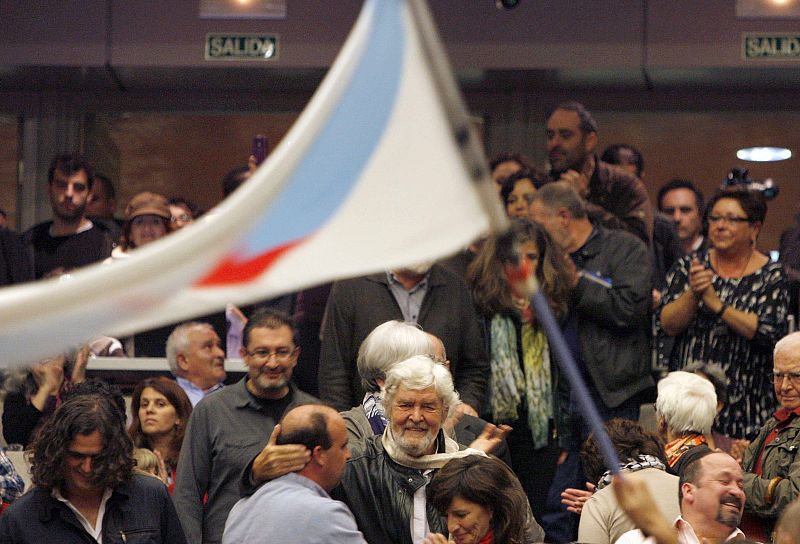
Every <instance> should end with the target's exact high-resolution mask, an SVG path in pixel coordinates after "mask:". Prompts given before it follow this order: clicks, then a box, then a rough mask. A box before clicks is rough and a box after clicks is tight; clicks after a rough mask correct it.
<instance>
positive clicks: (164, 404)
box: [128, 376, 192, 492]
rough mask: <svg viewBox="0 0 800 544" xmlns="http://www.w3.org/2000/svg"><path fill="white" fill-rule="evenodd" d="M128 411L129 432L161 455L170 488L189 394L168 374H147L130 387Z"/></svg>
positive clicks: (189, 410)
mask: <svg viewBox="0 0 800 544" xmlns="http://www.w3.org/2000/svg"><path fill="white" fill-rule="evenodd" d="M131 412H133V419H132V421H131V425H130V427H129V428H128V434H130V436H131V438H132V439H133V443H134V445H135V446H136V447H137V448H147V449H149V450H152V451H153V452H157V455H160V456H161V459H163V461H164V467H165V468H166V476H167V484H168V485H169V487H170V492H172V488H173V487H174V485H175V469H176V468H177V466H178V456H179V454H180V451H181V444H182V443H183V434H184V433H185V432H186V424H187V423H188V422H189V416H190V415H191V414H192V403H191V402H190V401H189V397H188V396H187V395H186V393H185V392H184V390H183V389H181V386H179V385H178V384H177V383H176V382H174V381H173V380H170V379H169V378H165V377H163V376H159V377H157V378H147V379H145V380H142V381H141V382H139V383H138V384H136V388H135V389H134V390H133V397H132V398H131Z"/></svg>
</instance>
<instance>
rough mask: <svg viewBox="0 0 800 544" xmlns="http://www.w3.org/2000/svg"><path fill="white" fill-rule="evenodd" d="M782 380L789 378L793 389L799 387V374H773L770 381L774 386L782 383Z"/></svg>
mask: <svg viewBox="0 0 800 544" xmlns="http://www.w3.org/2000/svg"><path fill="white" fill-rule="evenodd" d="M784 378H789V381H790V382H791V383H792V385H794V386H795V387H800V372H773V373H772V381H773V382H774V383H775V385H778V384H781V383H783V379H784Z"/></svg>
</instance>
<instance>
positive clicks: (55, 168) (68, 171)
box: [25, 155, 114, 279]
mask: <svg viewBox="0 0 800 544" xmlns="http://www.w3.org/2000/svg"><path fill="white" fill-rule="evenodd" d="M93 175H94V173H93V172H92V167H91V166H90V165H89V163H88V162H87V161H86V159H84V158H83V157H80V156H78V155H57V156H56V157H55V158H54V159H53V161H52V162H51V163H50V169H49V170H48V172H47V182H48V187H47V194H48V195H49V196H50V205H51V206H52V208H53V219H52V220H51V221H45V222H44V223H40V224H38V225H36V226H34V227H32V228H31V229H30V230H28V231H27V232H26V233H25V241H26V242H27V244H28V245H29V246H30V247H31V249H32V251H33V262H34V275H35V277H36V278H37V279H38V278H43V277H45V276H57V275H60V274H64V273H66V272H69V271H70V270H72V269H73V268H79V267H81V266H86V265H88V264H91V263H94V262H97V261H101V260H103V259H105V258H106V257H108V256H109V255H110V254H111V249H112V247H114V240H113V239H112V237H111V235H110V234H109V233H108V232H107V231H106V230H104V229H103V228H101V227H100V226H98V225H95V224H94V223H92V222H91V221H90V220H89V219H88V218H87V217H86V204H87V201H88V199H89V192H90V191H91V190H92V178H93Z"/></svg>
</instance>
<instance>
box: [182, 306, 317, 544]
mask: <svg viewBox="0 0 800 544" xmlns="http://www.w3.org/2000/svg"><path fill="white" fill-rule="evenodd" d="M294 336H295V328H294V322H293V321H292V319H291V318H290V317H289V316H288V315H286V314H284V313H282V312H278V311H275V310H271V309H264V310H261V311H258V312H256V313H255V314H254V315H252V316H251V317H250V319H249V320H248V322H247V325H245V328H244V332H243V336H242V348H241V355H242V359H243V360H244V363H245V365H246V366H247V369H248V371H247V376H246V377H245V378H243V379H242V380H240V381H239V382H237V383H235V384H233V385H230V386H228V387H225V388H223V389H222V390H220V391H219V392H216V393H214V394H212V395H209V396H207V397H205V398H204V399H203V400H201V401H200V402H198V403H197V406H196V407H195V409H194V410H193V411H192V416H191V417H190V418H189V425H188V426H187V428H186V434H185V436H184V439H183V446H182V447H181V456H180V460H179V461H178V474H177V477H176V483H175V494H174V495H173V500H174V501H175V507H176V508H177V510H178V515H179V516H180V519H181V524H182V525H183V529H184V531H185V532H186V537H187V540H188V541H189V542H192V543H193V544H195V543H198V544H199V543H203V544H218V543H219V542H220V541H221V540H222V531H223V529H224V527H225V521H226V520H227V518H228V513H229V512H230V510H231V508H233V505H234V504H236V501H237V500H239V486H238V484H239V479H240V476H241V474H242V471H243V469H244V468H245V466H246V465H247V464H248V462H250V461H251V460H253V458H255V457H256V456H258V455H261V454H262V450H264V446H265V445H267V442H268V440H271V438H270V434H271V433H272V432H273V430H274V428H275V427H276V423H278V421H280V419H281V417H282V416H283V414H284V413H285V412H287V411H288V410H290V409H291V408H293V407H294V406H297V405H301V404H312V403H316V402H317V399H315V398H314V397H312V396H310V395H307V394H305V393H303V392H302V391H300V390H299V389H298V388H297V386H295V385H294V383H292V381H291V378H292V371H293V370H294V367H295V365H297V355H298V353H299V348H298V347H297V345H296V344H295V337H294ZM276 434H277V433H276ZM269 453H270V451H269V449H268V450H267V452H266V453H265V454H269ZM309 459H310V454H309V456H308V458H306V462H307V461H308V460H309ZM268 464H269V463H268ZM299 468H302V466H301V467H298V468H297V469H291V470H299ZM286 472H288V470H284V471H283V472H281V473H280V474H278V475H283V474H286Z"/></svg>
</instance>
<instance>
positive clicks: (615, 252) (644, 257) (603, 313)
mask: <svg viewBox="0 0 800 544" xmlns="http://www.w3.org/2000/svg"><path fill="white" fill-rule="evenodd" d="M530 214H531V218H532V219H533V220H534V221H536V222H537V223H539V224H540V225H542V226H543V227H544V229H545V230H546V231H547V233H548V234H549V235H550V237H551V238H552V239H553V241H554V242H555V243H556V244H557V245H558V246H560V247H561V249H562V250H563V251H564V252H565V253H568V254H569V255H570V257H571V258H572V262H573V263H574V265H575V268H574V269H573V272H572V278H573V279H572V285H571V287H572V294H571V299H570V315H569V316H568V319H567V324H566V330H567V340H568V342H569V341H571V342H572V344H573V345H572V346H570V347H571V348H572V352H573V353H574V354H576V355H577V357H576V359H577V361H576V362H577V363H578V365H579V367H580V369H581V371H582V372H583V373H584V375H585V376H586V377H587V378H588V380H587V382H588V383H587V386H588V388H589V392H590V393H591V394H592V398H593V400H594V401H595V403H596V404H597V405H598V408H599V409H600V415H601V416H602V417H603V419H606V420H607V419H611V418H614V417H621V418H625V419H633V420H636V419H638V418H639V401H638V399H637V398H636V395H637V394H638V393H640V392H642V391H644V390H645V389H647V388H648V387H650V386H652V385H653V380H652V378H651V377H650V355H649V354H650V315H649V310H650V267H649V265H647V263H648V262H649V259H650V257H649V254H648V250H647V247H646V246H645V245H644V243H642V242H641V240H638V239H637V238H636V237H635V236H633V235H631V234H629V233H627V232H623V231H621V230H608V229H605V228H603V227H602V226H600V225H594V224H592V223H591V222H590V221H589V217H588V216H587V214H586V210H585V208H584V203H583V201H582V200H581V197H580V196H578V193H577V192H575V189H573V188H572V186H571V185H570V184H569V183H567V182H564V181H559V182H554V183H548V184H547V185H545V186H544V187H542V188H540V189H539V190H538V191H536V193H534V195H533V201H532V202H531V205H530ZM583 438H585V435H584V436H583Z"/></svg>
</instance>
